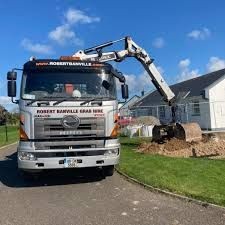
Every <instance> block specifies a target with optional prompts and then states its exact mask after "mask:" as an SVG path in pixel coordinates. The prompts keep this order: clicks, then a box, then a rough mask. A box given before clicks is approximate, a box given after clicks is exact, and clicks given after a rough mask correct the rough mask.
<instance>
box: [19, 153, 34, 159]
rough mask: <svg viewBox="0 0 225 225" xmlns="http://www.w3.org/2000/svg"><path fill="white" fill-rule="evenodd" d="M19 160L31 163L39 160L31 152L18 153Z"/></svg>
mask: <svg viewBox="0 0 225 225" xmlns="http://www.w3.org/2000/svg"><path fill="white" fill-rule="evenodd" d="M18 158H19V159H20V160H30V161H35V160H37V158H36V157H35V155H34V154H33V153H30V152H18Z"/></svg>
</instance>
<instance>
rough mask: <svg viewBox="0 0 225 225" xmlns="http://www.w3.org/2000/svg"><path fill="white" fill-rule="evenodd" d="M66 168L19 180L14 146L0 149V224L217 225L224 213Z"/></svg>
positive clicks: (117, 179) (94, 173) (224, 221)
mask: <svg viewBox="0 0 225 225" xmlns="http://www.w3.org/2000/svg"><path fill="white" fill-rule="evenodd" d="M99 174H100V173H99V171H97V170H66V171H53V172H48V173H46V174H44V175H43V176H42V177H41V179H39V180H37V181H32V182H31V181H30V182H28V181H24V180H23V179H21V178H20V176H19V175H18V173H17V169H16V145H12V146H10V147H7V148H5V149H1V150H0V224H3V225H9V224H16V225H20V224H21V225H26V224H27V225H31V224H32V225H34V224H38V225H42V224H43V225H47V224H51V225H53V224H56V225H57V224H59V225H62V224H63V225H67V224H68V225H69V224H71V225H72V224H76V225H88V224H90V225H91V224H92V225H101V224H107V225H116V224H118V225H128V224H129V225H133V224H135V225H145V224H146V225H150V224H155V225H164V224H170V225H181V224H182V225H185V224H191V225H195V224H196V225H201V224H204V225H207V224H209V225H214V224H215V225H219V224H225V210H223V209H220V208H216V207H210V206H209V207H207V208H205V207H202V206H200V205H197V204H195V203H188V202H184V201H182V200H179V199H175V198H172V197H169V196H166V195H162V194H158V193H153V192H150V191H148V190H146V189H144V188H142V187H140V186H139V185H135V184H133V183H129V182H128V181H126V180H124V179H123V177H121V176H120V175H118V174H115V175H114V176H113V177H108V178H106V179H104V178H102V177H101V176H100V175H99Z"/></svg>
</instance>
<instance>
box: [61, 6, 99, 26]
mask: <svg viewBox="0 0 225 225" xmlns="http://www.w3.org/2000/svg"><path fill="white" fill-rule="evenodd" d="M65 19H66V22H67V23H68V24H71V25H72V24H77V23H81V24H85V23H93V22H99V21H100V18H99V17H92V16H88V15H86V14H85V12H84V11H81V10H78V9H73V8H69V9H68V10H67V12H66V13H65Z"/></svg>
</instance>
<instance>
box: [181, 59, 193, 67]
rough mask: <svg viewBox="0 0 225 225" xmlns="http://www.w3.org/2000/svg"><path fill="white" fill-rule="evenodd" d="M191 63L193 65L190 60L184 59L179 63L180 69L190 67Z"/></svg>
mask: <svg viewBox="0 0 225 225" xmlns="http://www.w3.org/2000/svg"><path fill="white" fill-rule="evenodd" d="M190 63H191V61H190V59H184V60H181V61H180V62H179V65H178V66H179V68H181V69H182V68H186V67H188V66H189V65H190Z"/></svg>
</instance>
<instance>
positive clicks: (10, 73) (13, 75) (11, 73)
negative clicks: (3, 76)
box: [7, 71, 17, 80]
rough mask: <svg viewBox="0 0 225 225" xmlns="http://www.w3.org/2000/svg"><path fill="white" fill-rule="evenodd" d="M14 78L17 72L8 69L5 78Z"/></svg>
mask: <svg viewBox="0 0 225 225" xmlns="http://www.w3.org/2000/svg"><path fill="white" fill-rule="evenodd" d="M16 78H17V72H15V71H9V72H8V73H7V80H16Z"/></svg>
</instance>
